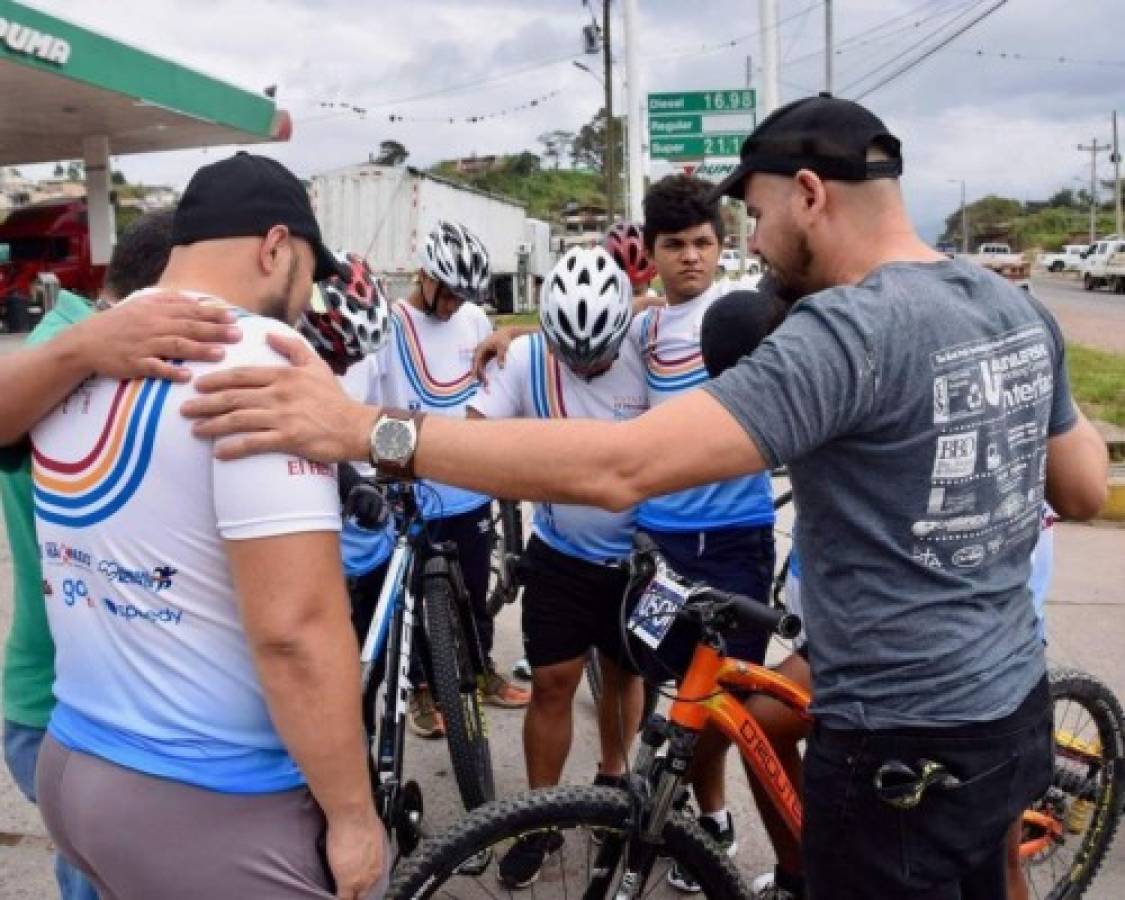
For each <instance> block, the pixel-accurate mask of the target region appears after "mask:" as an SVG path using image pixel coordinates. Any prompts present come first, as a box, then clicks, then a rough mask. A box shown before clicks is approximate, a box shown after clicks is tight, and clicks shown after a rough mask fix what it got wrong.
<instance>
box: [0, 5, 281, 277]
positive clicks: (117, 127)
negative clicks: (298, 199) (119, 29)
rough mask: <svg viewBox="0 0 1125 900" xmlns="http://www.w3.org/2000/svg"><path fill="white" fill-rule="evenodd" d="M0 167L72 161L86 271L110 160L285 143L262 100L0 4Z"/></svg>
mask: <svg viewBox="0 0 1125 900" xmlns="http://www.w3.org/2000/svg"><path fill="white" fill-rule="evenodd" d="M0 86H2V89H0V165H15V164H25V163H35V162H49V161H53V160H63V159H77V158H81V159H82V160H83V161H84V163H85V168H86V192H87V204H88V210H89V221H90V242H91V251H92V255H93V262H94V263H96V264H104V263H106V262H108V261H109V256H110V253H111V251H112V249H113V240H114V219H113V207H112V205H111V204H110V202H109V190H110V177H109V176H110V172H109V156H110V154H111V153H113V154H119V153H145V152H150V151H156V150H183V149H189V148H194V147H209V146H219V145H227V144H254V143H262V142H266V141H286V140H288V139H289V137H290V135H291V133H292V130H293V126H292V120H291V119H290V117H289V114H288V113H287V112H285V111H284V110H279V109H278V108H277V106H276V104H275V103H274V101H273V100H272V99H271V98H269V97H266V96H264V95H259V94H255V93H252V92H250V91H245V90H242V89H241V88H238V87H235V86H233V85H230V84H227V83H225V82H222V81H219V80H217V79H215V78H211V77H210V76H208V75H204V74H202V73H200V72H196V71H194V70H192V69H188V68H186V67H184V66H181V65H177V64H176V63H174V62H171V61H169V60H166V59H161V58H159V57H157V56H154V55H152V54H151V53H146V52H145V51H143V50H138V49H137V48H135V47H130V46H129V45H128V44H123V43H121V42H119V41H115V40H112V39H111V38H107V37H104V36H103V35H100V34H97V33H96V32H93V31H89V30H87V29H85V28H80V27H78V26H76V25H73V24H71V23H69V22H66V21H63V20H62V19H58V18H56V17H54V16H49V15H47V14H45V13H42V12H39V11H38V10H34V9H30V8H29V7H26V6H22V5H20V4H19V3H14V2H12V0H0Z"/></svg>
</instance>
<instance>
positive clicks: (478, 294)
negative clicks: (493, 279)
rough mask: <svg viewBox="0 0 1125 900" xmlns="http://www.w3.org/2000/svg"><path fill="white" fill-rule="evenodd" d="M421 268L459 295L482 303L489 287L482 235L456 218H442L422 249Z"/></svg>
mask: <svg viewBox="0 0 1125 900" xmlns="http://www.w3.org/2000/svg"><path fill="white" fill-rule="evenodd" d="M418 255H419V259H418V263H419V265H420V266H421V267H422V271H423V272H425V273H426V274H427V275H429V276H430V277H431V278H433V279H434V280H435V281H439V282H441V283H442V284H443V285H445V286H446V287H447V288H448V289H449V290H450V291H452V292H453V293H454V294H455V295H456V296H458V297H460V298H461V299H462V300H468V301H470V302H472V303H480V302H481V301H482V300H483V299H484V298H485V296H486V292H487V291H488V280H489V277H490V270H489V266H488V251H487V250H485V249H484V244H482V243H481V241H480V238H478V237H477V236H476V235H475V234H473V233H472V232H471V231H469V229H468V228H466V227H465V226H464V225H461V224H459V223H457V222H446V221H444V220H441V221H439V222H438V223H437V225H435V226H434V229H433V230H432V231H431V232H430V233H429V235H428V236H427V237H426V242H425V243H424V244H423V245H422V249H421V251H420V252H419V254H418Z"/></svg>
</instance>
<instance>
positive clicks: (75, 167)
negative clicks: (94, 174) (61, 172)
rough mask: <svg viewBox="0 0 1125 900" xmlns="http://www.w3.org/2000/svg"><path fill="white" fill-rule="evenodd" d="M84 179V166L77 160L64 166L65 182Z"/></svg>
mask: <svg viewBox="0 0 1125 900" xmlns="http://www.w3.org/2000/svg"><path fill="white" fill-rule="evenodd" d="M85 177H86V171H85V166H83V165H82V163H80V162H79V161H78V160H74V161H72V162H69V163H67V164H66V180H67V181H81V180H82V179H83V178H85Z"/></svg>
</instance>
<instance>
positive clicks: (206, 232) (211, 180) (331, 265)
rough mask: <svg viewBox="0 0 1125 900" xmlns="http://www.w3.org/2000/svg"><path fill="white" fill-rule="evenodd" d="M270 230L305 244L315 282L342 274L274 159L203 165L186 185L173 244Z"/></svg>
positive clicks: (297, 184) (242, 154)
mask: <svg viewBox="0 0 1125 900" xmlns="http://www.w3.org/2000/svg"><path fill="white" fill-rule="evenodd" d="M275 225H284V226H285V227H286V228H288V229H289V232H290V234H292V235H294V236H295V237H299V238H302V239H304V240H306V241H308V242H309V245H310V246H311V247H312V250H313V255H314V256H315V257H316V271H315V272H314V273H313V279H314V280H315V281H323V280H324V279H325V278H330V277H332V276H333V275H338V276H340V277H341V278H345V277H347V273H346V272H345V271H344V270H343V269H342V268H341V266H340V263H339V262H338V261H337V260H336V257H335V256H334V255H333V254H332V253H331V252H330V251H329V250H328V248H327V247H325V246H324V241H323V240H322V239H321V237H320V226H319V225H318V224H317V222H316V216H314V215H313V210H312V204H311V203H310V202H309V195H308V192H307V191H306V190H305V186H304V185H303V184H301V181H300V179H298V178H297V176H296V175H294V174H293V173H292V172H290V171H289V170H288V169H287V168H285V166H283V165H282V164H281V163H279V162H278V161H277V160H276V159H270V158H269V157H266V156H256V155H254V154H252V153H247V152H246V151H245V150H240V151H239V152H238V153H236V154H235V155H234V156H231V157H228V158H227V159H221V160H219V161H218V162H214V163H211V164H210V165H206V166H203V168H201V169H199V170H198V171H197V172H196V173H195V174H194V175H193V176H192V177H191V181H189V182H188V186H187V188H186V189H185V190H184V195H183V197H182V198H180V203H179V205H178V206H177V207H176V215H175V218H174V219H173V220H172V245H173V246H182V245H184V244H194V243H196V242H197V241H216V240H221V239H223V238H233V237H265V236H266V233H267V232H268V231H269V230H270V229H271V228H273V227H274V226H275Z"/></svg>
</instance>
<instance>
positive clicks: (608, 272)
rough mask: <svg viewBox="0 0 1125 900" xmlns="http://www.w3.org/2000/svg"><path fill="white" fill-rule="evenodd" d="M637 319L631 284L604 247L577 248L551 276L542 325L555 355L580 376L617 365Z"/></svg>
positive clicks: (542, 308)
mask: <svg viewBox="0 0 1125 900" xmlns="http://www.w3.org/2000/svg"><path fill="white" fill-rule="evenodd" d="M632 314H633V289H632V287H630V286H629V279H628V278H627V277H626V275H625V273H624V272H622V271H621V269H620V267H619V266H618V265H617V263H615V262H614V261H613V257H612V256H610V255H609V254H608V253H607V252H606V251H605V249H604V248H603V247H593V248H591V249H586V248H584V247H572V248H571V249H570V250H568V251H567V252H566V255H565V256H563V258H562V259H560V260H559V261H558V263H557V265H556V266H555V267H554V269H552V270H551V274H550V275H548V276H547V283H546V285H545V290H544V292H543V296H542V298H541V299H540V305H539V322H540V324H541V325H542V326H543V336H544V337H545V338H546V339H547V343H548V344H549V345H550V347H551V350H552V351H553V352H554V354H555V355H556V356H558V357H559V359H561V360H562V361H563V362H565V363H566V364H567V365H568V366H569V367H570V368H571V369H572V370H574V371H576V372H585V371H589V370H590V369H593V368H595V367H596V366H597V365H598V364H600V363H603V362H605V361H607V360H612V359H613V358H614V356H616V354H617V349H618V348H619V347H620V346H621V341H622V340H624V338H625V334H626V332H628V330H629V320H630V319H631V318H632Z"/></svg>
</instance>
